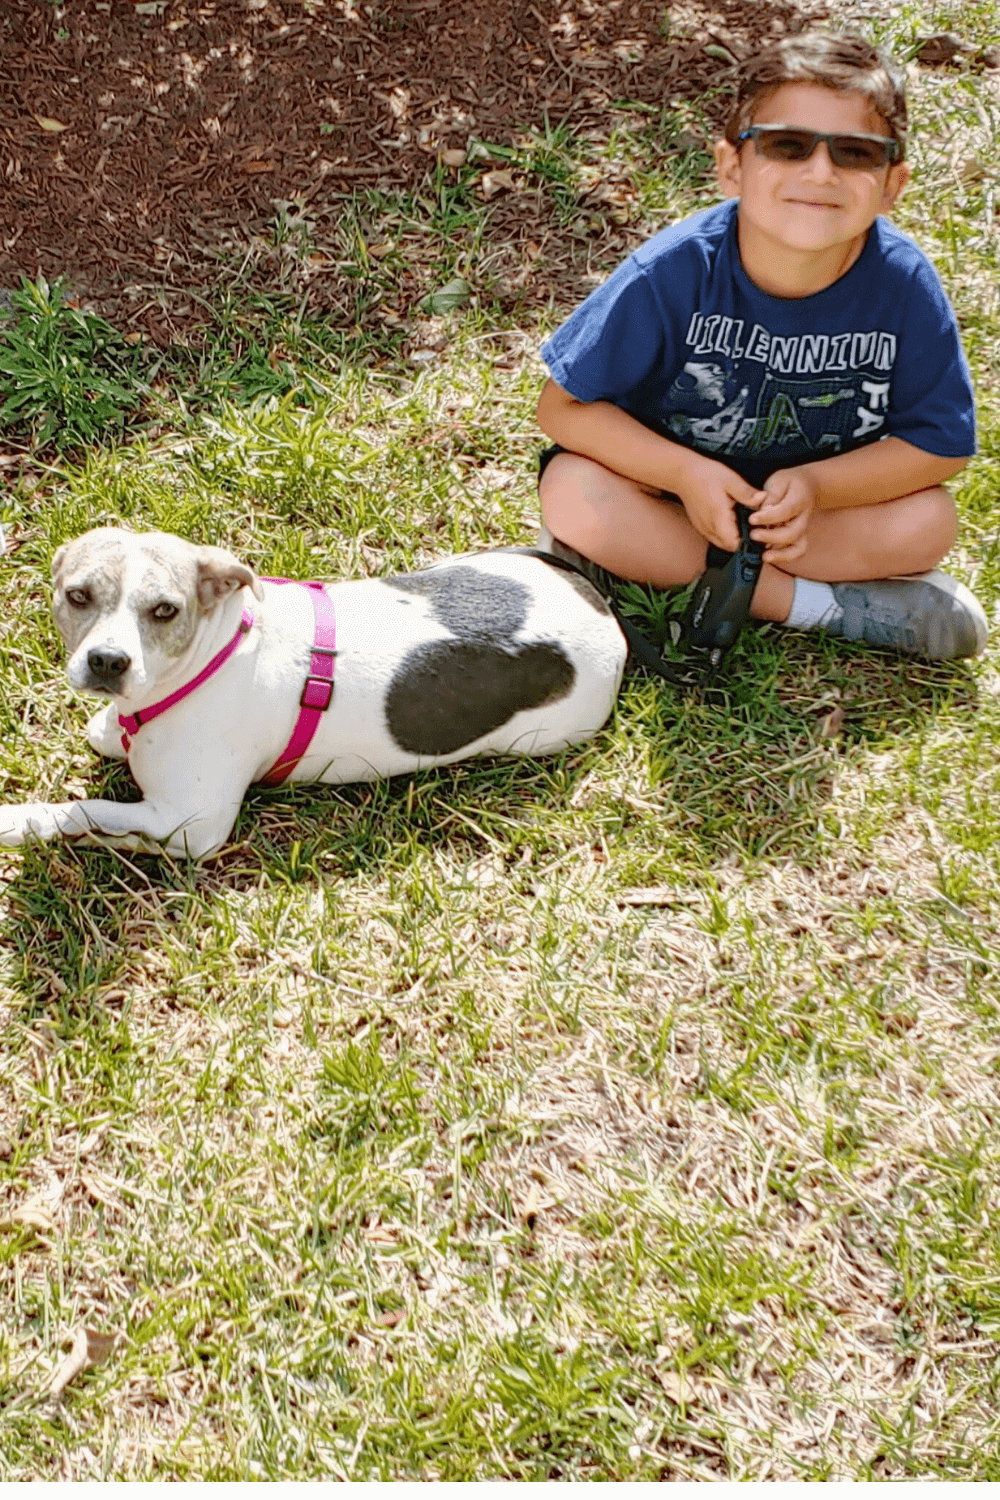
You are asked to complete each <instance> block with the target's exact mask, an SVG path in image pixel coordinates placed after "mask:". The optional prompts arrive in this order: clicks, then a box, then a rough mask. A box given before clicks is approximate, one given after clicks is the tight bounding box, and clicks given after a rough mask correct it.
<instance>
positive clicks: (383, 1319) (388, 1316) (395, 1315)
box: [375, 1307, 406, 1328]
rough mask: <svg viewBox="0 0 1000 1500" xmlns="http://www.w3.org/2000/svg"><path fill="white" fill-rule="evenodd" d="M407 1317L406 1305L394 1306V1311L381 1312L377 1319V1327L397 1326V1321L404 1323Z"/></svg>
mask: <svg viewBox="0 0 1000 1500" xmlns="http://www.w3.org/2000/svg"><path fill="white" fill-rule="evenodd" d="M405 1317H406V1308H405V1307H394V1308H393V1310H392V1312H384V1313H379V1315H378V1317H377V1318H376V1319H375V1327H376V1328H395V1327H396V1324H397V1323H402V1321H403V1319H404V1318H405Z"/></svg>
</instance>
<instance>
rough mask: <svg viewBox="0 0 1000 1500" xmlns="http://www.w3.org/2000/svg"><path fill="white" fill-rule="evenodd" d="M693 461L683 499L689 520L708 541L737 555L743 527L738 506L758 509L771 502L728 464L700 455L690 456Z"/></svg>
mask: <svg viewBox="0 0 1000 1500" xmlns="http://www.w3.org/2000/svg"><path fill="white" fill-rule="evenodd" d="M688 456H689V457H690V459H691V460H693V462H691V463H690V465H689V466H688V467H687V472H686V474H685V476H684V483H683V487H682V489H681V491H680V498H681V501H682V502H683V505H684V509H685V510H686V511H687V517H688V520H689V521H690V522H691V525H692V526H693V527H694V529H695V531H697V532H698V534H699V535H700V536H703V537H704V538H705V540H706V542H713V543H714V544H715V546H716V547H722V548H723V550H724V551H726V552H736V551H737V550H738V548H739V545H740V528H739V526H738V525H737V523H736V514H735V506H736V505H745V506H747V508H748V509H749V510H755V509H756V508H757V506H758V505H761V504H762V503H763V502H764V500H766V499H767V495H766V494H765V492H764V491H763V490H755V489H754V488H753V486H752V485H750V484H747V482H746V480H745V479H741V478H740V476H739V475H738V474H734V473H733V470H732V469H730V468H727V466H726V465H725V464H720V463H718V462H717V461H716V460H715V459H714V458H705V457H704V456H703V455H702V454H700V453H691V454H690V455H688Z"/></svg>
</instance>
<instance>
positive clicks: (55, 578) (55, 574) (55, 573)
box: [52, 542, 68, 584]
mask: <svg viewBox="0 0 1000 1500" xmlns="http://www.w3.org/2000/svg"><path fill="white" fill-rule="evenodd" d="M67 546H68V543H67V542H63V544H62V546H61V547H58V548H57V549H56V551H55V552H54V553H53V555H52V582H53V583H55V584H58V582H59V572H60V569H61V568H62V565H63V558H64V557H65V556H66V548H67Z"/></svg>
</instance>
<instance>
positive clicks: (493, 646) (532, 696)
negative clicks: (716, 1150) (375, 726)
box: [385, 564, 576, 755]
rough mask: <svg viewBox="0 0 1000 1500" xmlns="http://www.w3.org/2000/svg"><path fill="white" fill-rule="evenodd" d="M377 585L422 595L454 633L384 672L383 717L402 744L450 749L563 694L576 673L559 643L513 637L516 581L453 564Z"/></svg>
mask: <svg viewBox="0 0 1000 1500" xmlns="http://www.w3.org/2000/svg"><path fill="white" fill-rule="evenodd" d="M386 584H387V586H388V587H389V588H392V589H399V590H402V591H403V592H404V593H409V594H419V595H421V596H422V597H423V598H425V599H426V600H427V601H428V603H429V604H430V607H431V612H432V613H433V615H434V616H435V618H436V619H437V620H438V621H439V622H440V623H441V624H442V625H444V626H445V628H446V629H447V630H450V631H451V632H452V635H453V636H454V637H455V639H453V640H447V641H430V642H428V643H427V644H426V645H422V646H418V647H417V648H416V650H414V651H411V652H410V654H409V656H408V657H407V658H406V659H405V661H403V662H402V663H401V665H400V666H399V668H398V669H397V671H396V672H395V674H394V675H393V679H392V682H391V683H390V684H389V691H388V693H387V694H386V703H385V717H386V726H387V728H388V730H389V733H390V735H391V736H392V738H393V740H394V741H395V743H396V744H397V745H398V746H399V747H400V749H401V750H406V751H408V752H409V753H410V754H411V755H452V754H454V752H455V751H457V750H461V749H462V748H463V747H464V746H466V745H471V744H473V743H474V741H476V740H478V739H482V737H483V736H484V735H487V734H490V733H492V731H493V730H495V729H499V728H500V726H501V725H503V724H506V723H507V722H508V720H510V719H512V718H513V717H514V715H515V714H516V713H520V712H522V711H524V710H526V709H530V708H540V707H541V706H542V704H544V703H554V702H556V701H557V700H558V699H560V698H564V697H566V695H567V694H568V693H569V692H570V691H571V689H572V687H573V683H574V682H575V680H576V671H575V668H574V667H573V664H572V662H571V661H570V660H569V658H568V657H567V656H566V654H565V652H564V651H563V650H562V648H561V646H559V645H558V644H557V643H556V642H554V641H535V642H531V643H522V642H518V641H517V640H515V639H514V637H515V636H516V634H517V632H518V631H519V630H520V629H521V628H522V627H523V625H524V624H525V622H526V621H527V618H528V606H529V604H530V599H531V595H530V592H529V590H528V589H527V588H526V587H525V585H524V584H523V583H520V582H518V580H517V579H514V578H501V577H498V576H497V575H496V574H487V573H480V572H479V570H478V569H476V568H470V567H463V566H462V565H461V564H458V565H457V566H455V567H449V568H434V569H432V570H431V571H429V572H426V573H415V574H413V575H412V576H410V577H402V578H387V579H386Z"/></svg>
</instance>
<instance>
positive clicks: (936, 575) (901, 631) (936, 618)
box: [824, 568, 988, 661]
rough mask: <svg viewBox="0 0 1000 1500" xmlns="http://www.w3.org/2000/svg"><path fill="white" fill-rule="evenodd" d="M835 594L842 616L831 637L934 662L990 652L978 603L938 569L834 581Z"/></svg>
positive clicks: (826, 627) (965, 589)
mask: <svg viewBox="0 0 1000 1500" xmlns="http://www.w3.org/2000/svg"><path fill="white" fill-rule="evenodd" d="M833 594H834V598H835V599H836V601H837V603H838V604H839V605H840V607H841V609H842V610H843V617H842V618H841V619H840V620H839V621H838V622H837V623H836V624H831V625H828V626H825V627H824V628H825V629H826V630H827V631H828V633H829V634H830V635H840V636H843V638H844V639H845V640H847V641H864V642H865V643H866V645H869V646H877V647H880V648H881V649H882V650H884V651H900V652H903V653H904V654H905V655H907V656H924V657H927V658H928V659H929V660H931V661H948V660H951V659H953V658H956V657H962V656H979V655H980V653H981V652H983V651H985V649H986V638H987V635H988V629H987V624H986V615H985V614H984V613H983V609H982V606H981V605H980V603H979V600H978V599H977V598H976V597H975V595H974V594H971V593H970V592H969V590H968V589H967V588H966V587H965V585H964V584H961V583H959V581H958V579H957V578H950V577H949V576H948V574H947V573H942V572H941V571H940V570H939V569H938V568H935V569H934V570H933V571H932V572H930V573H921V574H919V575H917V576H915V577H913V578H877V579H874V580H872V581H871V582H869V583H835V584H834V585H833Z"/></svg>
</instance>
